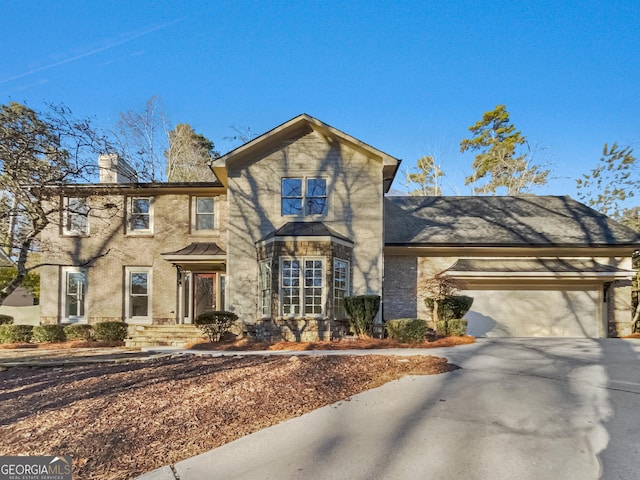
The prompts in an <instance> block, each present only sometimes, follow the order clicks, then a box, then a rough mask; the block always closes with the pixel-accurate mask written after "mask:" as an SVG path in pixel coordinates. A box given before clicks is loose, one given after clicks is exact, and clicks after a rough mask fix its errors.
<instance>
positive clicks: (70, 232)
mask: <svg viewBox="0 0 640 480" xmlns="http://www.w3.org/2000/svg"><path fill="white" fill-rule="evenodd" d="M72 200H80V202H79V204H80V205H82V206H83V207H84V208H86V213H82V212H80V211H72V210H71V208H76V207H71V201H72ZM62 202H63V208H62V234H63V235H65V236H68V237H87V236H89V232H90V230H89V212H90V210H91V209H90V207H89V203H88V198H87V197H64V198H63V200H62ZM78 217H84V219H85V222H84V223H85V225H84V228H81V229H76V228H73V227H71V228H70V227H69V225H70V223H75V222H73V219H74V218H78Z"/></svg>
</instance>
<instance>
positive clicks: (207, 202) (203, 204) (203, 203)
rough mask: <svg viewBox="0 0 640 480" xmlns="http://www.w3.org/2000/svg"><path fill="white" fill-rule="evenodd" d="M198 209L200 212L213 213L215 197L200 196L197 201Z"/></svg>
mask: <svg viewBox="0 0 640 480" xmlns="http://www.w3.org/2000/svg"><path fill="white" fill-rule="evenodd" d="M196 204H197V206H196V211H197V212H198V213H213V198H212V197H200V198H198V199H197V201H196Z"/></svg>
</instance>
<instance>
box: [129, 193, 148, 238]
mask: <svg viewBox="0 0 640 480" xmlns="http://www.w3.org/2000/svg"><path fill="white" fill-rule="evenodd" d="M127 217H128V219H129V221H128V231H129V233H153V199H152V197H130V198H129V199H128V201H127Z"/></svg>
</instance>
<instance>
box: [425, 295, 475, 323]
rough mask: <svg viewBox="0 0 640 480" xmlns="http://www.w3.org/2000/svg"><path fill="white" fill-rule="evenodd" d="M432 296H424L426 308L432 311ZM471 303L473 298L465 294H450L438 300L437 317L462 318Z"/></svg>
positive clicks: (446, 318)
mask: <svg viewBox="0 0 640 480" xmlns="http://www.w3.org/2000/svg"><path fill="white" fill-rule="evenodd" d="M433 302H434V300H433V298H429V297H427V298H425V299H424V303H425V304H426V305H427V309H428V310H429V311H430V312H432V313H433ZM471 305H473V298H472V297H467V296H466V295H452V296H451V297H447V298H445V299H444V300H440V301H439V302H438V319H439V320H451V319H456V318H463V317H464V316H465V315H466V314H467V312H468V311H469V310H470V309H471Z"/></svg>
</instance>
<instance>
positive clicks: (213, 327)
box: [194, 311, 238, 342]
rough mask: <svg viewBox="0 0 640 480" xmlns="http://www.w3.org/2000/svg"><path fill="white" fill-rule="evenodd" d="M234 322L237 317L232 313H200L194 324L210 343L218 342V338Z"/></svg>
mask: <svg viewBox="0 0 640 480" xmlns="http://www.w3.org/2000/svg"><path fill="white" fill-rule="evenodd" d="M236 320H238V315H236V314H235V313H233V312H225V311H215V312H204V313H201V314H200V315H198V316H197V317H196V320H195V322H194V323H195V325H196V326H197V327H198V328H199V329H200V330H202V333H204V334H205V335H206V336H207V337H208V338H209V341H210V342H219V341H220V337H222V335H224V334H225V333H227V332H228V331H229V330H230V329H231V326H232V325H233V324H234V323H235V321H236Z"/></svg>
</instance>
